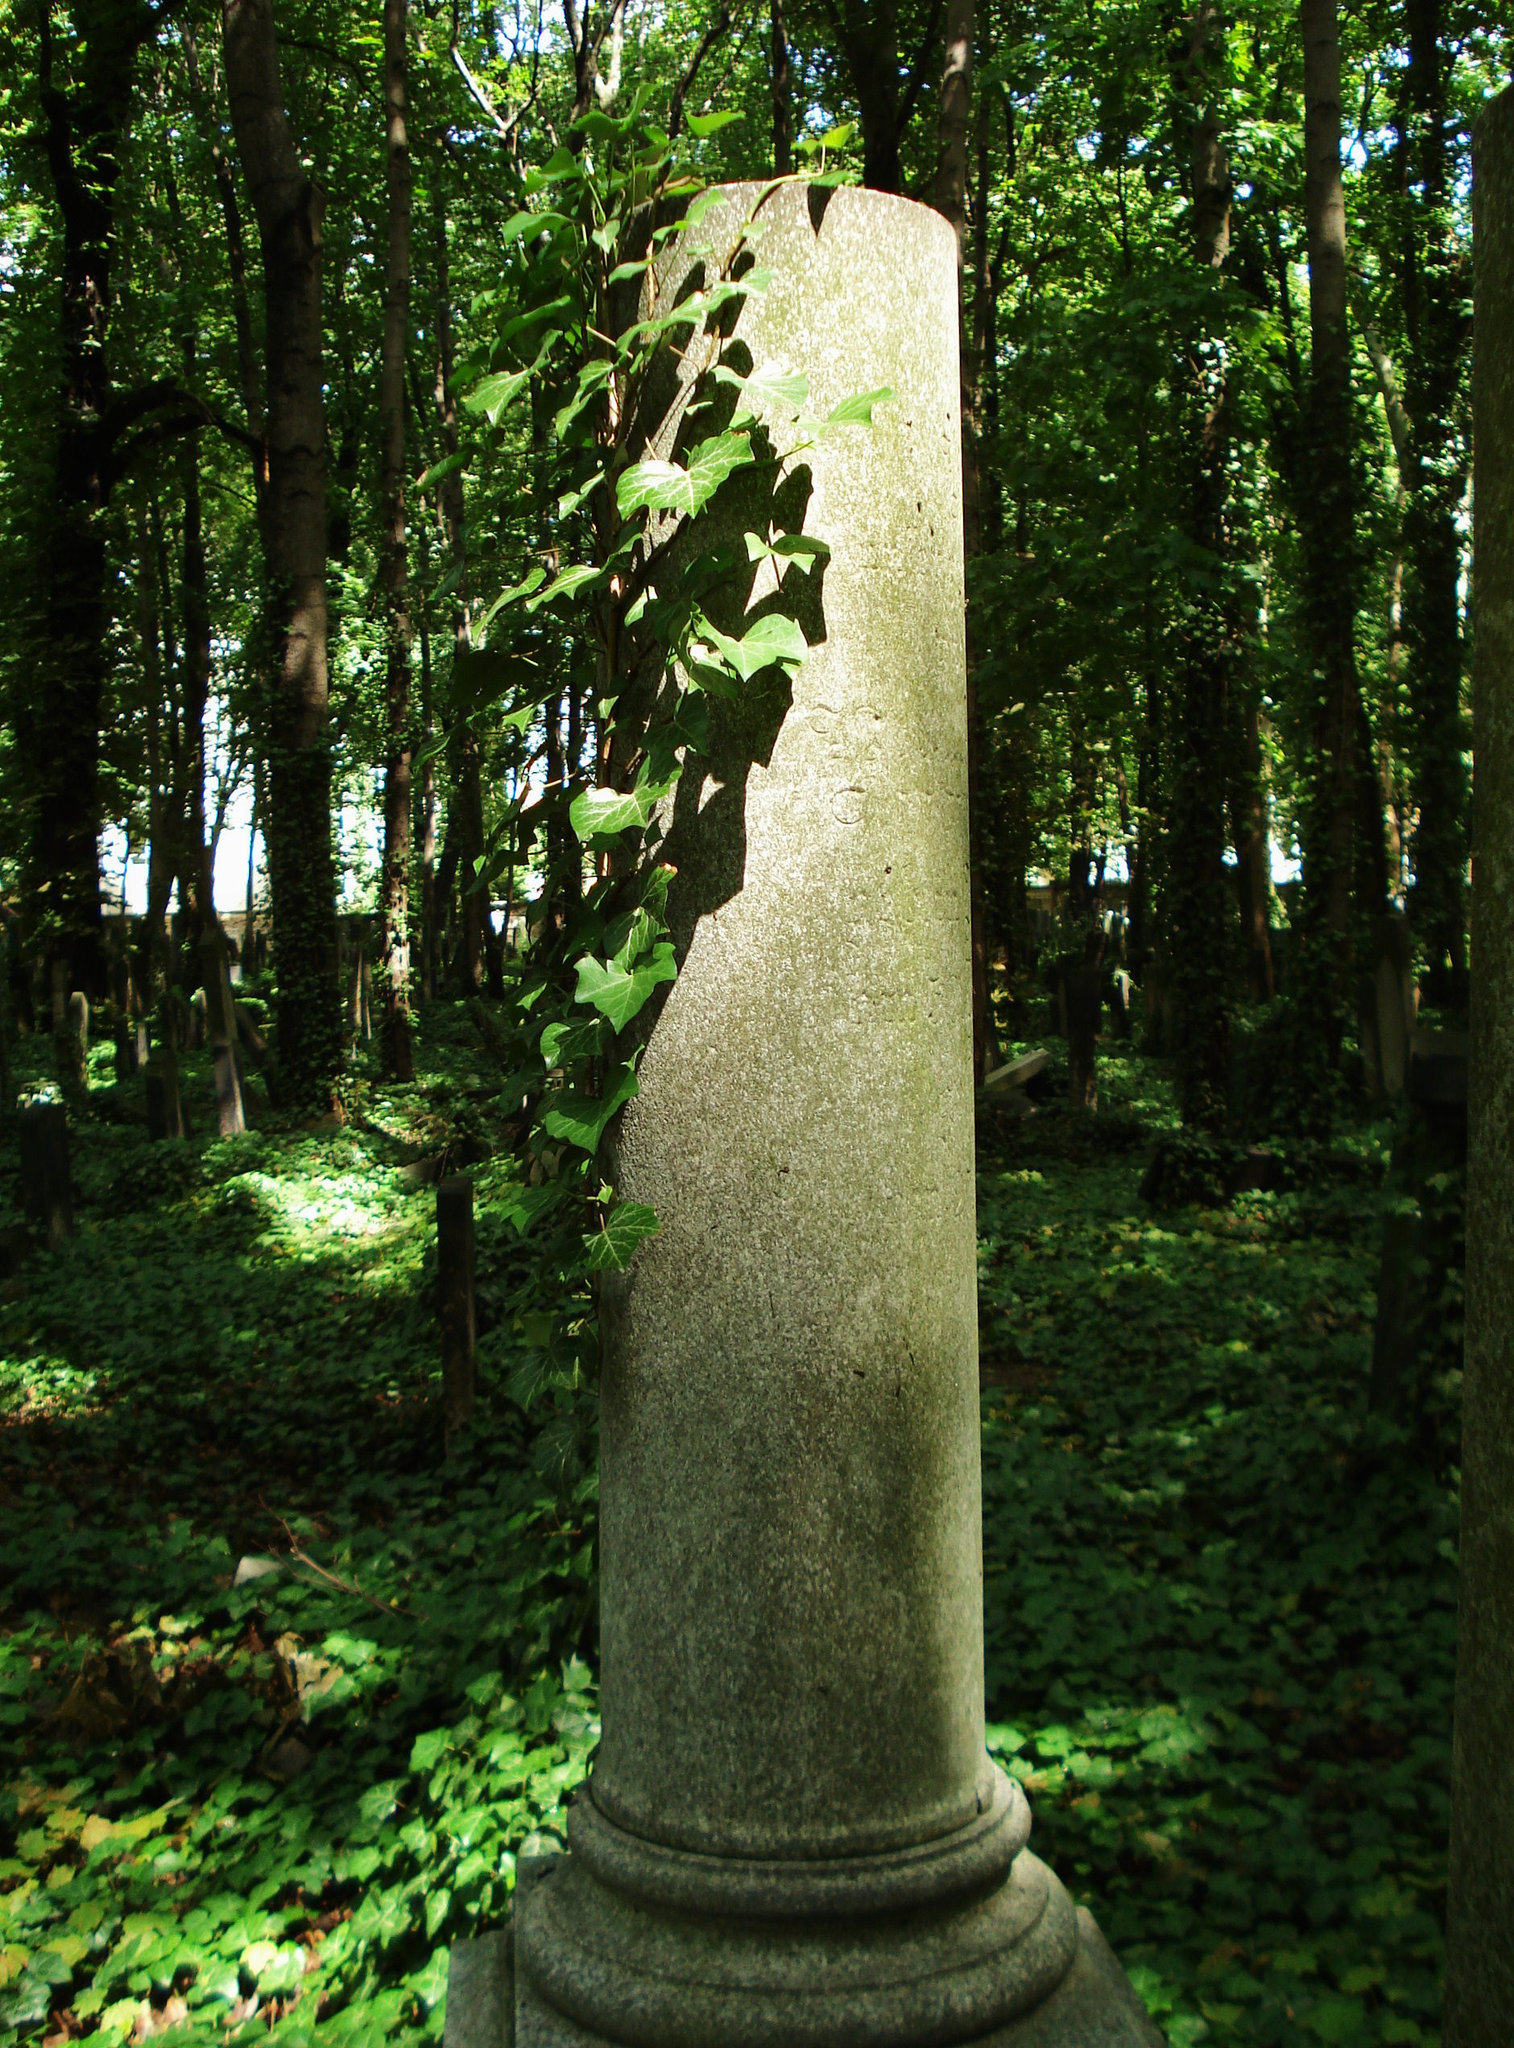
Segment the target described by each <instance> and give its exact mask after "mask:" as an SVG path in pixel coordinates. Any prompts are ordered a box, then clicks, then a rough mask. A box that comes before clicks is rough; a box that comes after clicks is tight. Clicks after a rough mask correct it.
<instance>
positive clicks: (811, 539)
mask: <svg viewBox="0 0 1514 2048" xmlns="http://www.w3.org/2000/svg"><path fill="white" fill-rule="evenodd" d="M830 556H831V551H830V548H829V546H828V545H827V543H826V542H825V541H823V540H818V539H816V537H815V536H814V535H813V534H810V533H779V534H775V535H774V536H773V538H772V539H771V540H770V541H768V540H764V539H763V538H762V535H761V534H760V533H749V534H748V535H747V536H746V557H747V560H748V561H749V562H766V561H771V560H773V559H775V558H776V559H777V560H779V561H784V562H792V563H793V565H794V567H795V568H796V569H797V570H798V571H799V573H800V575H801V576H808V575H809V573H810V570H811V569H812V568H813V567H814V566H815V564H816V563H817V562H828V561H829V560H830Z"/></svg>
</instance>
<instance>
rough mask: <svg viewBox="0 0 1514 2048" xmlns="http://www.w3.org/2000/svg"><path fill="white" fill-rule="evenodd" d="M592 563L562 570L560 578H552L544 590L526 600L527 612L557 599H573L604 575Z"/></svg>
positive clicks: (575, 564) (577, 563)
mask: <svg viewBox="0 0 1514 2048" xmlns="http://www.w3.org/2000/svg"><path fill="white" fill-rule="evenodd" d="M604 573H605V572H604V570H603V569H598V568H596V567H595V565H594V564H593V563H592V562H575V563H574V565H573V567H572V568H571V569H564V570H563V572H562V574H561V575H560V576H554V577H553V578H552V581H551V582H550V583H549V584H548V585H547V587H546V589H545V590H543V591H541V592H540V593H539V595H537V596H536V597H533V598H529V599H528V600H527V610H529V611H533V612H534V611H536V610H537V609H538V608H539V607H540V606H541V605H544V604H551V602H552V600H553V599H554V598H557V597H574V596H576V595H577V593H578V592H579V591H580V590H582V589H583V588H584V586H585V585H586V584H589V583H593V582H595V581H596V580H598V579H599V578H602V577H603V575H604Z"/></svg>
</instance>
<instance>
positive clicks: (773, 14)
mask: <svg viewBox="0 0 1514 2048" xmlns="http://www.w3.org/2000/svg"><path fill="white" fill-rule="evenodd" d="M769 20H770V23H771V27H772V51H773V73H772V86H773V175H774V177H775V178H787V177H789V176H790V175H791V174H792V172H793V169H794V103H793V89H792V85H791V82H790V77H789V39H788V32H787V30H786V29H785V28H784V25H783V0H769Z"/></svg>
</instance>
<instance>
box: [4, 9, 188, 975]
mask: <svg viewBox="0 0 1514 2048" xmlns="http://www.w3.org/2000/svg"><path fill="white" fill-rule="evenodd" d="M37 18H38V29H39V36H38V40H39V46H40V48H39V57H40V72H41V77H40V94H39V97H40V101H41V108H42V117H43V132H42V142H43V147H44V149H45V152H46V156H47V164H48V169H49V172H50V173H51V178H52V186H53V192H54V196H55V197H56V199H57V203H58V211H59V214H60V216H61V220H62V229H63V233H62V248H61V272H62V295H61V307H60V311H61V321H60V329H61V332H60V349H59V368H60V384H59V389H58V412H57V429H56V455H55V459H54V470H53V489H52V499H51V503H50V504H49V506H48V507H47V510H46V513H45V517H44V524H43V537H42V546H41V576H40V584H41V590H40V611H41V621H42V634H41V642H40V645H39V647H38V650H37V651H38V657H39V659H38V662H37V674H36V677H35V682H34V686H33V688H32V689H31V690H30V691H29V692H28V693H27V695H26V699H25V701H24V704H23V706H22V709H21V716H20V717H19V718H18V721H17V740H18V744H19V748H20V752H21V755H22V759H23V761H24V763H25V771H26V772H25V782H26V787H27V791H28V795H29V796H30V799H31V802H30V806H29V812H28V817H27V830H26V855H25V865H24V877H23V886H24V893H25V896H26V898H27V901H28V904H29V921H30V922H31V924H32V925H33V927H34V928H35V927H36V926H37V925H38V924H39V923H41V922H42V921H43V920H44V919H45V925H46V930H47V940H46V946H47V952H48V955H49V957H50V959H52V960H60V961H62V962H63V963H64V965H65V969H66V972H65V977H64V978H65V980H66V981H67V982H68V985H69V986H70V987H71V988H78V989H83V990H85V991H86V992H87V993H89V994H90V995H97V996H99V995H104V993H105V991H106V981H107V974H106V960H105V948H104V927H103V924H102V921H101V909H100V861H99V838H100V826H101V809H100V804H101V798H100V703H101V694H102V691H103V689H104V684H105V675H106V648H105V640H106V632H107V628H108V624H109V607H108V603H107V598H106V560H105V532H104V526H103V522H102V519H101V513H102V512H103V509H104V505H105V496H106V480H105V476H104V460H105V457H106V454H107V452H108V442H107V439H106V435H105V432H104V427H103V421H104V417H105V413H106V410H107V405H108V402H109V398H110V371H109V365H108V360H107V356H106V341H107V332H108V326H109V320H110V304H111V263H112V259H113V256H114V252H115V236H116V216H115V201H116V183H117V177H118V174H119V169H120V151H121V146H122V143H123V140H124V138H125V134H126V129H127V126H128V123H129V120H130V114H131V101H132V72H133V69H134V66H135V61H136V55H137V50H138V48H139V46H140V45H141V43H142V42H143V41H144V39H145V38H146V37H147V36H148V35H149V34H150V33H151V32H152V30H153V28H154V26H155V18H154V16H153V15H152V14H151V13H150V12H149V11H148V9H147V8H145V7H143V6H140V5H136V4H132V0H79V5H78V6H76V8H75V9H74V14H73V26H74V35H75V39H76V46H77V51H78V58H77V62H78V66H79V71H80V83H79V85H78V87H77V88H76V89H75V90H74V91H73V92H72V93H68V92H65V91H64V90H63V89H62V88H61V87H60V86H58V85H57V84H56V83H55V82H54V77H53V44H52V29H51V19H52V17H51V12H50V10H49V9H48V8H46V7H43V8H41V9H39V10H38V16H37Z"/></svg>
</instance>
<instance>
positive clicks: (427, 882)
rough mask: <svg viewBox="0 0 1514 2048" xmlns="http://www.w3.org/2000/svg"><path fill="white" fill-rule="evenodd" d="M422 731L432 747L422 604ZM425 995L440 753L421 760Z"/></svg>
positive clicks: (432, 986) (433, 931)
mask: <svg viewBox="0 0 1514 2048" xmlns="http://www.w3.org/2000/svg"><path fill="white" fill-rule="evenodd" d="M420 639H421V731H422V734H423V736H424V739H425V742H426V744H427V746H428V748H429V744H430V740H431V733H432V729H433V724H434V718H433V712H432V702H433V698H432V685H431V629H430V625H429V623H428V621H427V617H426V610H425V607H424V606H422V608H421V617H420ZM420 842H421V998H422V1000H423V1001H424V1002H428V1003H429V1002H431V1001H433V1000H434V998H435V996H436V952H437V927H436V756H435V755H434V754H432V753H430V752H428V753H427V755H426V759H425V760H424V762H423V763H422V764H421V829H420Z"/></svg>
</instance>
